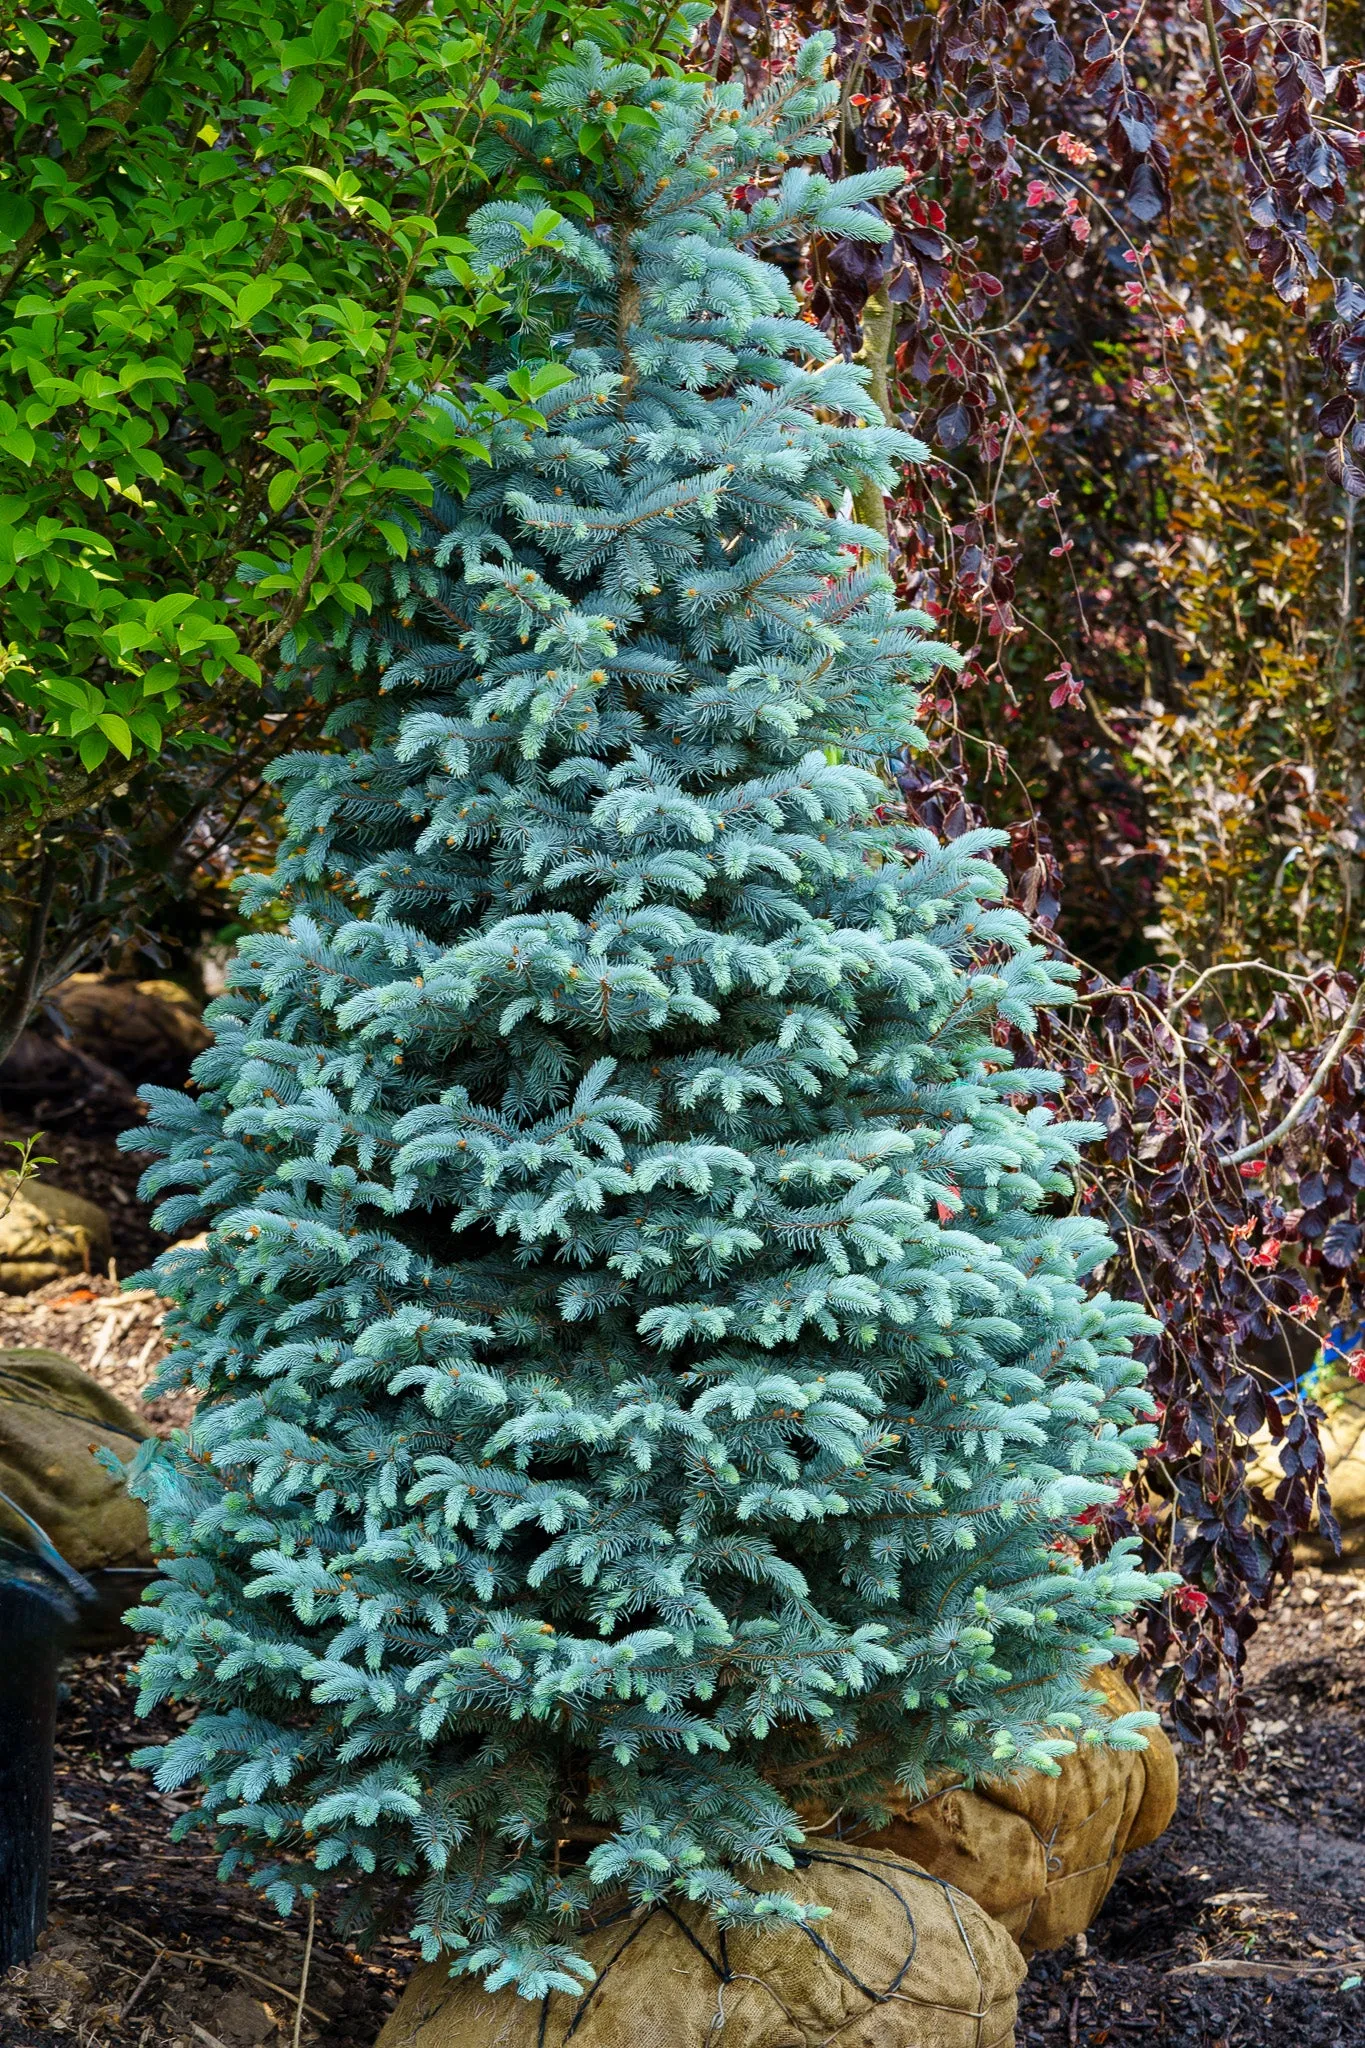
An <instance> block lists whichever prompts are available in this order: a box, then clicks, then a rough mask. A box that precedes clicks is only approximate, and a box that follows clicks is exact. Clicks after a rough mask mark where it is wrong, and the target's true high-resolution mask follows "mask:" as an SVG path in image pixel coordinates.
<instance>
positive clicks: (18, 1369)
mask: <svg viewBox="0 0 1365 2048" xmlns="http://www.w3.org/2000/svg"><path fill="white" fill-rule="evenodd" d="M150 1434H151V1432H150V1431H149V1430H148V1428H147V1427H146V1425H145V1424H144V1423H142V1422H140V1421H139V1420H138V1418H137V1416H136V1415H134V1414H133V1412H132V1410H131V1409H129V1408H125V1407H124V1405H123V1403H122V1401H120V1400H118V1399H116V1397H115V1396H114V1395H113V1394H110V1393H108V1392H106V1390H105V1389H104V1388H103V1387H101V1386H99V1385H98V1384H97V1382H96V1381H94V1380H92V1379H91V1378H90V1376H89V1375H88V1374H87V1373H83V1372H82V1371H81V1369H80V1367H79V1366H78V1365H73V1364H72V1362H71V1360H70V1359H69V1358H63V1356H62V1354H61V1353H60V1352H59V1351H40V1350H32V1351H28V1350H20V1351H0V1493H6V1494H8V1495H9V1498H10V1499H11V1500H12V1501H13V1502H14V1503H15V1504H16V1506H18V1507H20V1508H22V1509H23V1511H24V1513H25V1514H27V1515H31V1516H32V1517H33V1519H34V1521H35V1522H37V1523H38V1525H39V1527H40V1528H41V1529H42V1530H43V1532H44V1533H45V1534H46V1535H47V1536H48V1537H49V1539H50V1540H51V1541H52V1542H53V1543H55V1545H56V1546H57V1548H58V1550H60V1552H61V1554H62V1556H63V1557H64V1558H65V1559H66V1561H67V1563H68V1564H69V1565H74V1567H75V1569H76V1570H77V1571H78V1572H89V1571H95V1570H98V1569H100V1568H101V1567H105V1566H110V1565H117V1566H123V1567H127V1566H131V1565H150V1564H151V1561H152V1560H151V1553H150V1551H149V1550H148V1547H147V1511H146V1509H145V1508H144V1507H143V1505H142V1503H141V1502H140V1501H136V1500H130V1499H129V1497H128V1495H127V1493H125V1491H124V1489H123V1487H122V1486H121V1485H120V1484H119V1482H118V1480H117V1479H115V1478H114V1477H113V1475H112V1474H111V1473H109V1472H106V1471H105V1470H104V1468H103V1466H101V1465H97V1464H96V1463H95V1460H94V1458H93V1457H92V1456H91V1452H92V1450H93V1448H94V1447H95V1446H96V1445H98V1446H100V1447H102V1448H104V1449H108V1450H112V1451H113V1452H114V1454H115V1456H116V1457H117V1458H118V1459H119V1460H120V1461H121V1463H123V1464H127V1462H128V1460H129V1458H131V1457H132V1455H133V1452H134V1451H135V1450H136V1449H137V1447H138V1445H139V1444H140V1443H141V1442H142V1440H143V1438H144V1437H146V1436H149V1435H150ZM0 1531H2V1532H3V1533H4V1534H6V1535H9V1536H12V1537H15V1538H17V1539H18V1541H20V1542H21V1543H23V1542H26V1541H27V1536H26V1533H25V1531H24V1528H23V1525H22V1523H20V1522H19V1520H18V1517H17V1516H14V1515H12V1514H11V1512H10V1510H9V1509H8V1508H7V1507H6V1506H5V1503H4V1502H3V1501H0Z"/></svg>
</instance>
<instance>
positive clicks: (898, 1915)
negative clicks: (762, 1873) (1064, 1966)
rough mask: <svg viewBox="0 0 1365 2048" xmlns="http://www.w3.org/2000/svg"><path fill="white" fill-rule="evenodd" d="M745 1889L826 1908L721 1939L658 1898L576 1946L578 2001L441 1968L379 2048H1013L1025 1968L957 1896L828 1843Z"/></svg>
mask: <svg viewBox="0 0 1365 2048" xmlns="http://www.w3.org/2000/svg"><path fill="white" fill-rule="evenodd" d="M800 1863H801V1867H800V1868H798V1869H797V1870H796V1871H794V1872H790V1873H788V1872H774V1873H772V1874H771V1875H770V1876H768V1877H764V1878H760V1879H758V1880H757V1888H759V1889H768V1890H779V1889H780V1890H783V1891H788V1892H791V1893H793V1894H795V1895H796V1896H798V1897H801V1898H804V1899H808V1900H810V1901H811V1902H812V1903H815V1904H819V1905H823V1906H828V1907H829V1908H830V1909H831V1911H830V1915H829V1917H828V1918H827V1919H824V1920H822V1921H820V1922H819V1942H818V1944H817V1941H816V1940H815V1939H814V1938H813V1936H812V1935H811V1934H807V1933H805V1932H804V1931H803V1930H801V1929H799V1928H790V1927H786V1928H771V1927H770V1928H765V1929H762V1930H758V1929H752V1928H730V1929H729V1930H728V1931H727V1933H726V1934H725V1936H724V1937H723V1938H722V1936H721V1934H720V1932H719V1930H718V1929H717V1927H716V1926H715V1923H714V1922H713V1921H711V1920H710V1919H709V1918H708V1916H707V1915H706V1913H705V1912H704V1911H703V1910H702V1909H701V1908H700V1907H699V1906H691V1905H687V1904H685V1903H683V1902H682V1901H680V1900H670V1902H669V1908H668V1910H667V1911H665V1910H664V1909H663V1908H662V1907H660V1906H655V1907H651V1908H642V1909H639V1910H638V1911H636V1912H633V1913H632V1912H630V1911H628V1910H627V1911H623V1912H622V1913H620V1914H618V1915H615V1916H608V1917H607V1918H606V1919H605V1920H604V1921H603V1924H601V1925H600V1926H598V1927H597V1928H595V1929H593V1930H591V1931H589V1932H587V1933H585V1934H582V1935H578V1936H575V1937H573V1938H574V1940H575V1943H576V1945H578V1946H580V1947H581V1951H582V1953H583V1954H584V1955H586V1956H587V1958H588V1959H589V1961H590V1962H591V1963H592V1964H593V1965H594V1967H595V1968H596V1971H597V1978H596V1981H595V1983H593V1984H592V1985H590V1986H589V1988H588V1989H587V1990H586V1991H585V1992H584V1994H583V1995H582V1996H581V1997H578V1998H575V1997H570V1996H566V1995H564V1994H562V1993H557V1992H554V1993H551V1994H550V1995H549V1996H548V1997H547V1998H545V1999H543V2000H539V1999H537V2000H528V1999H524V1998H518V1997H517V1996H516V1994H515V1993H514V1992H510V1991H500V1992H497V1993H495V1994H493V1995H492V1996H490V1995H489V1993H488V1992H486V1991H484V1990H483V1988H482V1986H481V1985H480V1984H479V1982H478V1979H477V1978H469V1977H458V1978H451V1977H450V1976H449V1975H448V1974H447V1969H446V1965H445V1964H444V1963H442V1962H437V1963H428V1964H426V1965H424V1966H423V1967H421V1968H419V1969H418V1970H417V1971H416V1972H415V1973H414V1975H413V1976H412V1978H411V1979H410V1980H409V1983H408V1987H407V1990H406V1991H405V1992H404V1994H403V1998H402V2001H401V2002H400V2004H399V2006H398V2008H397V2010H396V2011H395V2012H394V2013H393V2015H392V2017H391V2018H390V2019H389V2021H388V2023H387V2025H386V2026H385V2028H384V2030H383V2032H382V2033H381V2034H380V2036H379V2041H378V2044H377V2048H563V2044H565V2043H566V2042H568V2041H569V2040H570V2039H572V2043H573V2048H824V2044H826V2043H837V2048H1010V2044H1011V2043H1012V2042H1013V2041H1014V2022H1015V2014H1016V1991H1017V1988H1018V1985H1019V1983H1020V1982H1021V1980H1022V1978H1023V1976H1024V1960H1023V1957H1022V1956H1021V1955H1020V1954H1019V1951H1018V1949H1017V1948H1016V1947H1015V1945H1014V1943H1013V1942H1012V1941H1011V1940H1010V1938H1009V1936H1008V1935H1007V1934H1006V1933H1005V1931H1004V1929H1003V1928H1001V1927H1000V1926H998V1925H997V1924H996V1922H995V1921H993V1920H991V1919H990V1918H989V1917H988V1916H987V1915H986V1914H985V1913H983V1912H982V1911H981V1910H980V1908H979V1907H978V1906H976V1905H975V1904H974V1903H973V1902H972V1900H971V1899H969V1898H967V1897H965V1896H964V1895H963V1893H961V1892H957V1891H954V1890H953V1889H952V1887H951V1886H949V1885H946V1884H943V1883H942V1882H940V1881H939V1880H937V1879H935V1878H932V1877H930V1876H928V1875H927V1874H926V1873H925V1872H924V1871H922V1870H918V1869H916V1867H915V1866H914V1864H911V1863H906V1862H903V1861H902V1860H901V1859H900V1858H899V1857H897V1856H889V1855H887V1854H885V1853H884V1852H882V1851H879V1850H876V1849H865V1848H861V1847H859V1848H853V1847H844V1846H843V1845H840V1844H831V1845H829V1846H828V1847H821V1848H819V1849H816V1850H813V1851H811V1852H809V1854H808V1855H803V1856H802V1857H801V1859H800Z"/></svg>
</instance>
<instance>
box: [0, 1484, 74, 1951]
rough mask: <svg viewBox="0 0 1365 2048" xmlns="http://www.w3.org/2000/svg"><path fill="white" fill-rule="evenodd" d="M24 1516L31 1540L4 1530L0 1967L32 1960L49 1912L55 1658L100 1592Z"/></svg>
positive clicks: (0, 1550) (0, 1574)
mask: <svg viewBox="0 0 1365 2048" xmlns="http://www.w3.org/2000/svg"><path fill="white" fill-rule="evenodd" d="M6 1505H7V1506H9V1507H10V1508H13V1503H12V1502H7V1503H6ZM14 1513H15V1514H19V1510H17V1509H14ZM7 1519H11V1518H9V1517H7ZM20 1519H21V1521H22V1522H27V1523H28V1528H29V1532H31V1536H32V1542H31V1544H29V1545H25V1544H22V1543H19V1542H15V1541H13V1540H11V1539H10V1538H8V1537H0V1970H7V1969H9V1968H10V1966H11V1965H12V1964H14V1963H26V1962H27V1961H28V1959H29V1957H30V1956H31V1955H32V1954H33V1951H34V1949H35V1947H36V1946H37V1941H38V1936H39V1935H40V1934H41V1933H42V1931H43V1928H44V1926H45V1925H46V1922H47V1871H48V1854H49V1849H50V1846H51V1840H52V1768H53V1741H54V1732H55V1726H56V1717H57V1667H58V1665H59V1664H60V1663H61V1660H62V1658H63V1656H64V1655H65V1654H66V1652H67V1650H68V1649H69V1647H70V1645H71V1643H72V1641H73V1639H74V1637H75V1634H76V1630H77V1626H78V1623H79V1619H80V1616H81V1612H82V1609H83V1607H84V1606H85V1603H86V1602H87V1601H88V1600H89V1599H90V1598H92V1597H93V1596H92V1594H91V1589H90V1587H89V1586H88V1585H87V1583H86V1581H85V1580H84V1579H83V1578H82V1577H81V1575H80V1573H79V1572H75V1571H72V1569H71V1567H70V1565H68V1564H67V1563H66V1561H65V1559H64V1558H63V1557H61V1556H60V1555H59V1554H58V1552H57V1551H55V1550H54V1549H53V1547H52V1545H51V1544H50V1543H49V1542H48V1541H47V1538H46V1537H45V1536H44V1535H43V1532H42V1530H41V1529H39V1528H38V1526H37V1524H36V1523H32V1522H29V1519H28V1517H27V1516H21V1517H20Z"/></svg>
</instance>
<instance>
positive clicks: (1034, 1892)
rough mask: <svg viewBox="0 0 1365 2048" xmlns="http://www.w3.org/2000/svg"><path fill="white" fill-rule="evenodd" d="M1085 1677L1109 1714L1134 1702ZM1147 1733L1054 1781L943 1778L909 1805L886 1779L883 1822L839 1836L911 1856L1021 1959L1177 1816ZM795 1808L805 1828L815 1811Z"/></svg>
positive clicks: (1165, 1765)
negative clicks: (993, 1926)
mask: <svg viewBox="0 0 1365 2048" xmlns="http://www.w3.org/2000/svg"><path fill="white" fill-rule="evenodd" d="M1089 1683H1090V1684H1091V1685H1092V1687H1093V1688H1094V1689H1095V1690H1097V1691H1103V1692H1104V1693H1105V1694H1106V1696H1107V1698H1108V1701H1109V1703H1110V1707H1109V1710H1110V1711H1111V1712H1112V1713H1114V1714H1130V1713H1134V1712H1136V1710H1137V1709H1138V1708H1139V1707H1140V1706H1141V1705H1142V1702H1141V1700H1140V1699H1139V1698H1138V1696H1137V1694H1136V1693H1135V1692H1134V1691H1133V1689H1132V1687H1131V1686H1130V1685H1128V1684H1126V1683H1125V1681H1124V1679H1123V1678H1122V1677H1121V1676H1120V1674H1119V1673H1118V1672H1117V1671H1116V1670H1115V1669H1114V1667H1113V1666H1112V1665H1106V1666H1103V1667H1101V1668H1099V1669H1097V1670H1096V1671H1095V1672H1093V1673H1092V1674H1091V1678H1090V1680H1089ZM1146 1735H1147V1748H1146V1749H1145V1750H1131V1749H1093V1748H1084V1749H1079V1750H1076V1751H1075V1752H1074V1753H1073V1754H1072V1755H1070V1756H1067V1757H1063V1758H1062V1759H1061V1760H1060V1761H1061V1771H1060V1774H1059V1776H1057V1777H1055V1778H1052V1777H1048V1776H1047V1775H1046V1774H1045V1773H1043V1772H1041V1771H1030V1772H1029V1773H1027V1775H1025V1776H1024V1777H1021V1778H986V1779H982V1780H980V1781H979V1782H978V1783H977V1784H976V1785H975V1786H974V1787H971V1788H969V1787H968V1786H966V1785H964V1784H963V1783H962V1782H961V1780H960V1779H957V1778H949V1779H947V1780H945V1781H944V1782H942V1783H941V1784H939V1785H937V1786H935V1787H934V1788H933V1789H932V1790H931V1791H930V1792H929V1793H927V1794H926V1795H925V1797H924V1798H922V1799H918V1800H915V1801H913V1802H912V1801H909V1800H907V1799H906V1797H905V1795H904V1793H902V1792H900V1791H899V1790H897V1789H896V1788H892V1790H891V1791H890V1792H889V1793H888V1796H887V1805H888V1806H889V1807H891V1809H892V1811H893V1812H894V1813H895V1819H894V1820H893V1821H892V1822H891V1824H890V1826H888V1827H884V1828H880V1829H877V1830H875V1831H872V1830H869V1831H867V1832H865V1833H860V1834H857V1835H856V1836H853V1837H845V1838H844V1839H856V1840H857V1841H858V1842H860V1843H862V1844H866V1845H868V1846H876V1847H879V1848H882V1849H888V1850H891V1851H892V1852H893V1853H895V1854H896V1855H898V1856H905V1857H908V1858H911V1859H912V1860H913V1861H914V1862H916V1863H919V1864H921V1865H923V1867H924V1868H925V1869H926V1870H929V1871H932V1872H933V1874H934V1875H935V1876H936V1877H941V1878H946V1879H947V1880H948V1882H949V1883H950V1884H953V1885H957V1886H958V1887H960V1889H961V1890H962V1891H964V1892H967V1893H968V1894H969V1895H970V1897H972V1898H973V1899H975V1900H976V1902H977V1904H978V1905H979V1906H982V1907H984V1909H985V1911H986V1912H988V1913H989V1914H990V1915H991V1916H992V1918H993V1919H996V1920H998V1921H999V1922H1000V1924H1001V1926H1002V1927H1005V1928H1006V1929H1008V1931H1009V1933H1010V1934H1012V1935H1013V1937H1014V1939H1015V1940H1016V1941H1017V1942H1018V1944H1019V1946H1020V1948H1021V1949H1022V1950H1023V1952H1024V1954H1025V1955H1026V1956H1028V1955H1033V1954H1034V1953H1036V1951H1038V1950H1039V1949H1050V1948H1057V1947H1059V1946H1060V1945H1061V1943H1062V1942H1064V1941H1066V1940H1067V1939H1068V1938H1069V1937H1070V1936H1072V1935H1074V1934H1079V1933H1081V1932H1082V1930H1083V1929H1084V1928H1086V1927H1088V1926H1089V1925H1090V1923H1091V1921H1092V1920H1093V1919H1094V1917H1095V1915H1096V1913H1098V1911H1099V1909H1100V1907H1101V1905H1102V1904H1103V1903H1104V1900H1105V1898H1106V1897H1107V1896H1108V1893H1109V1889H1110V1887H1111V1885H1112V1884H1113V1882H1114V1880H1115V1878H1116V1877H1117V1876H1118V1873H1119V1866H1120V1865H1121V1863H1122V1861H1123V1858H1124V1856H1125V1854H1126V1853H1127V1851H1128V1850H1130V1849H1141V1848H1145V1847H1146V1845H1147V1844H1148V1843H1149V1842H1154V1841H1155V1840H1156V1839H1157V1836H1158V1835H1160V1834H1162V1833H1164V1832H1165V1830H1166V1828H1167V1827H1168V1826H1169V1824H1170V1821H1171V1818H1172V1816H1173V1814H1174V1813H1175V1805H1176V1798H1177V1794H1178V1792H1179V1777H1178V1772H1177V1767H1176V1760H1175V1752H1174V1750H1173V1749H1172V1748H1171V1744H1170V1742H1169V1740H1168V1739H1167V1736H1166V1734H1165V1731H1164V1730H1163V1729H1160V1728H1149V1729H1147V1731H1146ZM802 1817H803V1819H806V1820H807V1822H808V1824H810V1825H817V1824H818V1823H819V1821H820V1820H821V1818H822V1816H820V1815H818V1814H803V1816H802Z"/></svg>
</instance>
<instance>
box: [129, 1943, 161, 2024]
mask: <svg viewBox="0 0 1365 2048" xmlns="http://www.w3.org/2000/svg"><path fill="white" fill-rule="evenodd" d="M165 1960H166V1951H165V1949H164V1948H162V1949H158V1950H157V1952H156V1954H155V1955H154V1956H153V1957H152V1960H151V1962H150V1963H149V1964H148V1965H147V1967H146V1969H145V1970H144V1971H143V1973H142V1975H141V1976H140V1977H139V1978H138V1980H137V1982H136V1984H135V1985H134V1986H133V1988H132V1990H131V1991H130V1992H129V1993H128V1996H127V1997H126V1998H125V1999H124V2001H123V2003H122V2005H121V2006H120V2007H119V2009H118V2016H119V2023H120V2024H122V2022H123V2021H124V2020H126V2019H127V2017H128V2015H129V2013H130V2012H131V2011H132V2009H133V2007H134V2006H135V2005H136V2004H137V2002H138V2000H139V1998H141V1996H142V1994H143V1992H144V1991H145V1990H146V1989H147V1986H148V1985H149V1984H150V1983H151V1981H152V1979H153V1977H155V1975H156V1973H157V1971H158V1970H159V1969H160V1968H161V1965H162V1964H163V1963H164V1962H165Z"/></svg>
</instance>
